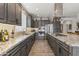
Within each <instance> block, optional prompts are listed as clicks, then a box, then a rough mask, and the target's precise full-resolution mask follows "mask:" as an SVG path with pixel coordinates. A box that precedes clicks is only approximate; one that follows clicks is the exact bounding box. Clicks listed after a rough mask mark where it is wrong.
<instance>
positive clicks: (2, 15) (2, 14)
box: [0, 3, 5, 19]
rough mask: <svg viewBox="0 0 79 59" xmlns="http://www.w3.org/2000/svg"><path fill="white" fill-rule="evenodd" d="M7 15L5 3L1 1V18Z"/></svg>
mask: <svg viewBox="0 0 79 59" xmlns="http://www.w3.org/2000/svg"><path fill="white" fill-rule="evenodd" d="M4 17H5V4H4V3H0V19H4Z"/></svg>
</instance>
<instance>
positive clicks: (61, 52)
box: [47, 34, 71, 56]
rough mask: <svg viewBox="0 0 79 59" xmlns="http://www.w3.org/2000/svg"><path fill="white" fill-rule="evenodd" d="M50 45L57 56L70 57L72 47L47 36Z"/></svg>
mask: <svg viewBox="0 0 79 59" xmlns="http://www.w3.org/2000/svg"><path fill="white" fill-rule="evenodd" d="M47 40H48V43H49V45H50V47H51V49H52V50H53V52H54V54H55V55H56V56H69V55H71V53H70V47H69V46H68V45H67V44H65V43H64V42H62V41H60V40H58V39H57V38H55V37H53V36H51V35H49V34H47Z"/></svg>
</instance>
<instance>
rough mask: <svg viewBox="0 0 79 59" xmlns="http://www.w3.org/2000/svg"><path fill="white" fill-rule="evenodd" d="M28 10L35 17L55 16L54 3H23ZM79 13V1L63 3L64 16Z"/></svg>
mask: <svg viewBox="0 0 79 59" xmlns="http://www.w3.org/2000/svg"><path fill="white" fill-rule="evenodd" d="M23 6H24V7H25V8H26V10H27V11H28V12H29V13H30V14H32V15H33V16H34V17H52V16H54V3H23ZM77 14H79V3H63V16H76V15H77Z"/></svg>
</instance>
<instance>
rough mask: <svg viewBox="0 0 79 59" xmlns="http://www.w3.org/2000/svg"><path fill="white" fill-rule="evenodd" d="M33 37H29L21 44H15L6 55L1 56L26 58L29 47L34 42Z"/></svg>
mask: <svg viewBox="0 0 79 59" xmlns="http://www.w3.org/2000/svg"><path fill="white" fill-rule="evenodd" d="M34 37H35V35H34V34H33V35H31V36H30V37H28V38H27V39H25V40H24V41H23V42H21V43H19V44H17V45H16V46H15V47H13V48H12V49H10V50H9V51H8V52H7V53H6V54H4V55H3V56H27V55H28V54H29V52H30V50H31V47H32V45H33V43H34V41H35V38H34Z"/></svg>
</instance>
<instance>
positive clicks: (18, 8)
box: [16, 4, 22, 25]
mask: <svg viewBox="0 0 79 59" xmlns="http://www.w3.org/2000/svg"><path fill="white" fill-rule="evenodd" d="M21 13H22V10H21V6H20V4H16V24H17V25H21Z"/></svg>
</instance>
